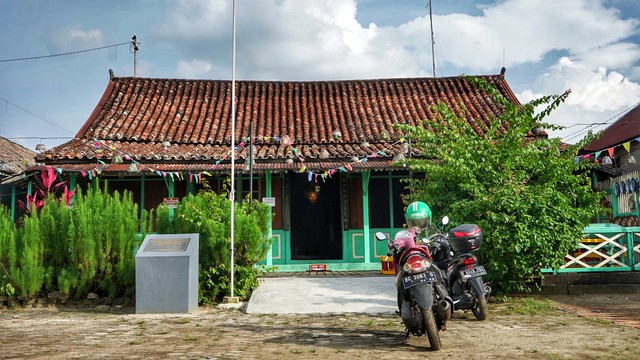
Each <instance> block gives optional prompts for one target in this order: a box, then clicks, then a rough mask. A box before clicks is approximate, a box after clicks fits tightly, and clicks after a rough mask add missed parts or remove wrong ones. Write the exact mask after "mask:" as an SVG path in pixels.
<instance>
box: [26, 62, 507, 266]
mask: <svg viewBox="0 0 640 360" xmlns="http://www.w3.org/2000/svg"><path fill="white" fill-rule="evenodd" d="M480 77H481V78H483V79H484V80H486V81H487V82H488V83H490V84H492V85H493V86H494V87H496V88H497V89H498V91H499V92H500V93H502V94H503V95H504V96H505V97H506V98H507V99H508V100H510V101H512V102H513V103H515V104H519V102H518V100H517V98H516V97H515V95H514V94H513V92H512V91H511V89H510V87H509V85H508V84H507V82H506V80H505V78H504V69H503V71H502V72H501V73H500V74H498V75H486V76H480ZM231 88H232V84H231V82H230V81H222V80H179V79H151V78H129V77H126V78H119V77H113V75H112V76H111V78H110V81H109V83H108V85H107V88H106V90H105V92H104V95H103V96H102V98H101V99H100V102H99V103H98V104H97V105H96V107H95V110H94V111H93V113H92V114H91V115H90V116H89V119H88V120H87V121H86V123H85V124H84V126H83V127H82V129H80V131H79V132H78V134H77V135H76V137H75V138H74V139H73V140H71V141H69V142H67V143H65V144H62V145H60V146H58V147H55V148H53V149H50V150H48V151H46V152H44V153H42V154H40V155H39V156H38V162H40V163H43V164H46V165H50V166H54V167H56V168H57V169H58V170H59V171H61V173H62V176H63V178H64V179H68V181H69V182H70V183H71V185H72V187H73V186H75V185H76V184H83V183H86V182H87V181H90V180H92V179H96V178H98V179H100V180H108V181H109V187H110V188H111V189H114V190H116V189H117V190H123V189H127V190H131V191H132V192H133V197H134V201H136V202H138V203H141V204H143V208H145V209H151V208H153V207H155V206H157V205H158V204H160V203H162V202H163V200H164V199H166V198H181V197H183V196H185V195H186V194H188V193H195V192H196V191H197V190H198V189H199V188H200V187H201V182H202V181H203V180H204V179H207V180H208V181H209V183H210V184H212V187H213V188H214V189H220V186H221V182H222V180H223V179H225V178H228V177H229V176H230V170H231V164H230V156H231V153H232V151H231V150H232V141H231V135H232V134H231V119H232V117H231V114H230V111H231ZM439 102H444V103H446V104H448V105H449V106H450V107H451V108H453V109H455V110H454V111H456V112H458V113H459V114H464V116H465V117H466V119H467V121H468V123H469V126H471V127H473V129H474V130H475V131H476V132H478V133H480V134H482V132H483V129H486V126H487V125H486V124H488V122H489V120H488V119H489V118H490V117H493V116H496V115H498V114H499V113H500V111H501V107H500V106H499V105H498V104H496V103H495V102H494V101H493V99H492V98H491V97H490V96H488V95H487V94H486V93H485V92H484V91H483V90H480V89H479V88H478V87H477V86H474V85H472V84H471V83H470V82H469V80H468V79H467V78H465V77H447V78H427V77H423V78H406V79H371V80H343V81H237V82H236V104H237V105H236V120H235V122H236V123H235V128H236V132H235V134H234V140H233V144H234V145H235V148H236V150H237V151H235V153H236V161H235V164H236V168H235V171H236V172H237V176H236V179H237V183H236V190H237V196H236V199H240V198H243V197H245V196H246V195H247V194H248V193H249V192H250V191H251V192H252V196H253V198H254V199H258V200H261V201H262V200H263V199H264V198H272V199H269V200H270V201H273V203H274V205H275V206H274V207H273V213H274V215H273V221H272V229H273V230H272V232H273V236H274V246H273V249H272V252H271V253H270V254H269V257H268V258H267V263H268V264H273V265H278V266H279V269H280V270H301V269H308V267H309V264H316V263H320V264H327V265H328V268H329V269H330V270H337V269H379V268H380V261H379V260H378V257H380V256H384V255H385V254H386V251H387V250H386V247H385V244H382V243H379V242H378V243H376V242H375V241H374V240H373V236H372V234H373V232H374V231H384V232H386V233H388V234H390V235H393V234H394V233H395V232H396V231H397V230H398V229H400V228H402V225H403V222H404V219H403V207H404V204H403V203H402V200H401V194H402V193H404V192H405V190H404V185H403V183H401V181H400V180H401V179H403V178H406V177H408V176H411V174H410V173H409V172H408V171H407V169H406V168H403V167H399V166H396V165H394V164H393V162H394V159H396V160H397V159H400V158H402V157H405V156H410V155H412V154H413V155H415V152H413V151H411V150H410V146H409V144H408V143H407V142H406V141H405V139H404V137H403V134H402V133H401V132H399V131H398V130H397V129H395V128H394V124H397V123H404V124H411V125H416V124H418V122H420V121H423V120H427V121H433V119H435V118H436V117H435V114H434V112H433V109H432V107H433V105H435V104H437V103H439ZM250 138H251V139H252V140H253V141H252V142H251V143H252V144H251V145H252V147H253V156H252V157H253V160H254V164H253V165H252V166H250V165H251V164H250V161H249V159H250V155H251V152H250V148H251V146H250V142H249V139H250ZM30 170H31V171H37V170H38V169H37V167H34V168H33V169H30ZM250 170H251V171H250ZM250 178H252V179H253V183H252V184H249V179H250Z"/></svg>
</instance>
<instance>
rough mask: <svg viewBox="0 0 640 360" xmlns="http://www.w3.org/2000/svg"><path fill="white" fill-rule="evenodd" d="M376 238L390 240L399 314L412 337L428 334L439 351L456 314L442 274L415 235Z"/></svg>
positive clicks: (377, 235)
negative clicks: (417, 241)
mask: <svg viewBox="0 0 640 360" xmlns="http://www.w3.org/2000/svg"><path fill="white" fill-rule="evenodd" d="M375 236H376V239H378V240H380V241H388V242H389V244H388V246H389V253H388V256H393V261H394V264H395V271H396V289H397V296H398V314H399V315H400V317H401V318H402V322H403V324H404V325H405V327H406V334H405V338H407V337H409V335H411V334H412V335H414V336H422V335H424V334H426V335H427V338H428V339H429V344H430V346H431V349H432V350H440V348H441V347H442V343H441V342H440V334H439V333H438V331H442V330H446V324H447V321H448V320H449V319H450V318H451V314H452V313H453V305H452V304H453V300H452V299H451V298H450V297H449V296H448V293H447V289H446V285H445V284H444V280H443V278H442V274H441V272H440V270H439V269H438V267H437V266H436V264H435V263H434V262H433V260H432V258H431V254H430V253H429V249H428V247H427V246H425V245H418V244H416V243H415V240H414V238H415V233H413V232H411V231H407V230H403V231H399V232H398V233H397V234H396V236H395V237H394V239H393V241H391V240H390V239H388V238H387V236H386V235H385V234H383V233H381V232H377V233H376V234H375Z"/></svg>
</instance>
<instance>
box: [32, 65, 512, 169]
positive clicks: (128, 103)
mask: <svg viewBox="0 0 640 360" xmlns="http://www.w3.org/2000/svg"><path fill="white" fill-rule="evenodd" d="M481 77H482V78H484V79H485V80H486V81H488V82H489V83H490V84H492V85H493V86H495V87H496V88H497V89H498V90H499V91H500V92H501V93H502V94H503V95H505V96H506V97H507V98H508V99H509V100H510V101H512V102H513V103H515V104H519V102H518V100H517V98H516V97H515V95H514V94H513V92H512V91H511V89H510V88H509V85H508V84H507V82H506V80H505V79H504V76H503V74H500V75H489V76H481ZM236 92H237V97H236V101H237V107H236V133H235V141H234V144H236V145H238V144H239V143H240V142H241V141H242V139H246V138H248V137H249V127H250V123H253V128H254V132H253V133H254V137H257V139H256V140H255V141H254V144H255V145H254V146H255V148H256V154H255V159H256V162H257V163H258V164H260V163H264V164H265V166H270V167H271V168H277V166H276V165H275V164H274V163H272V161H273V160H282V159H287V158H296V157H297V156H301V157H302V158H303V159H305V160H308V161H320V162H326V161H333V162H344V161H349V160H350V159H351V158H352V157H354V156H355V157H368V156H370V155H372V154H380V156H381V158H382V159H380V160H383V161H382V162H378V164H379V165H383V164H384V166H387V167H388V163H389V160H390V159H391V158H392V157H393V155H394V154H396V153H397V152H398V151H399V149H400V144H399V143H398V141H399V140H400V139H401V137H402V134H400V133H399V132H398V130H396V129H394V127H393V125H394V124H396V123H408V124H411V125H416V124H417V123H418V122H419V121H422V120H432V119H434V118H435V116H434V113H433V111H432V106H433V105H435V104H437V103H438V102H445V103H447V104H448V105H449V106H450V107H452V108H454V109H456V111H458V112H459V113H460V114H464V116H465V117H466V119H467V121H468V122H469V125H470V126H472V127H473V128H474V130H475V131H476V132H477V133H479V134H483V131H484V130H483V129H486V126H487V125H486V124H487V123H488V118H489V117H491V116H496V115H498V114H499V112H500V106H499V105H497V104H496V103H495V102H494V101H493V100H492V99H491V98H490V97H489V96H487V94H486V93H485V92H484V91H482V90H480V89H479V88H478V87H476V86H474V85H472V84H471V83H470V82H469V81H468V80H467V79H466V78H465V77H446V78H407V79H377V80H345V81H306V82H291V81H237V82H236ZM230 102H231V82H230V81H222V80H176V79H150V78H112V79H111V81H110V82H109V84H108V86H107V88H106V90H105V92H104V95H103V96H102V99H101V100H100V102H99V103H98V105H97V106H96V108H95V110H94V111H93V113H92V114H91V116H90V117H89V119H88V120H87V122H86V123H85V124H84V126H83V127H82V129H81V130H80V131H79V132H78V134H77V135H76V139H73V140H71V141H69V142H67V143H65V144H63V145H60V146H58V147H56V148H53V149H51V150H49V151H47V152H45V153H43V154H41V155H40V156H39V160H40V161H42V162H45V163H52V164H55V163H58V164H60V163H69V162H87V161H89V162H91V161H93V162H95V160H96V159H99V158H103V159H109V158H111V157H112V156H113V155H114V154H115V153H125V154H130V155H131V156H132V157H133V158H134V159H135V160H137V161H141V162H142V161H144V162H158V161H162V162H180V163H182V162H195V163H197V162H210V163H213V162H215V161H216V160H219V159H221V158H223V157H225V156H226V155H228V154H229V149H230V145H231V116H230V108H231V106H230ZM334 131H340V133H341V135H342V136H341V137H340V138H338V139H335V138H334V136H333V132H334ZM285 135H286V136H289V137H290V138H291V139H292V140H293V146H285V145H281V144H280V143H279V142H278V141H277V140H275V139H274V138H275V137H283V136H285ZM93 139H98V145H99V146H96V142H95V141H94V140H93ZM364 141H367V142H368V143H369V146H368V147H363V146H362V145H361V144H362V143H363V142H364ZM167 142H168V143H167ZM165 145H169V146H165ZM294 149H295V150H294ZM323 149H326V150H327V151H328V153H329V157H328V158H327V157H326V156H321V151H322V150H323ZM294 151H296V152H297V153H294ZM247 156H248V148H246V147H245V148H244V149H242V151H241V152H240V154H239V157H240V158H246V157H247ZM227 160H228V159H227ZM276 162H278V161H276ZM280 162H284V161H280Z"/></svg>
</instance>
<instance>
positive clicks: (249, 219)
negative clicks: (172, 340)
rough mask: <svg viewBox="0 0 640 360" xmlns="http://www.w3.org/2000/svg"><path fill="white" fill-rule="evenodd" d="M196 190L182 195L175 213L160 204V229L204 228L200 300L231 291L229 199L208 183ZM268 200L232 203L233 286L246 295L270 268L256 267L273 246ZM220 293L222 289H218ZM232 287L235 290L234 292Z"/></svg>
mask: <svg viewBox="0 0 640 360" xmlns="http://www.w3.org/2000/svg"><path fill="white" fill-rule="evenodd" d="M204 185H205V187H204V190H203V191H201V192H199V193H198V194H197V195H195V196H194V195H188V196H186V197H185V198H183V199H182V200H181V202H180V204H179V206H178V208H177V209H175V212H174V214H173V216H172V215H171V212H170V211H169V209H168V208H167V207H166V206H164V205H160V206H159V208H158V209H157V211H156V213H157V224H158V227H157V232H158V233H172V232H173V233H198V234H200V250H199V260H200V272H201V274H200V283H201V289H200V290H201V294H200V300H201V302H203V303H208V302H212V301H219V300H220V299H221V298H222V296H224V295H229V294H230V284H229V279H228V278H229V277H230V274H229V270H226V269H229V268H230V264H231V251H230V249H231V201H230V200H229V199H228V198H227V196H226V194H224V193H221V194H218V193H215V192H213V191H212V190H211V189H210V188H209V187H208V186H207V184H206V183H204ZM270 211H271V208H270V207H269V206H267V205H265V204H262V203H259V202H256V201H253V202H252V201H248V200H245V201H244V202H242V203H240V204H235V205H234V249H235V250H234V252H235V254H234V255H235V256H234V265H235V269H234V270H235V271H234V276H236V273H237V276H238V278H235V279H234V290H235V289H236V286H237V287H238V296H240V297H243V296H248V295H247V294H250V293H251V291H252V290H253V289H254V288H255V287H256V286H257V278H258V276H259V275H260V274H262V273H263V272H264V271H266V269H263V268H260V267H256V266H255V265H256V263H258V262H259V261H261V260H263V259H264V258H265V257H266V255H267V251H268V250H269V248H270V246H271V242H272V239H271V238H268V237H267V233H268V229H269V212H270ZM220 294H222V295H220ZM235 295H236V294H235V291H234V296H235Z"/></svg>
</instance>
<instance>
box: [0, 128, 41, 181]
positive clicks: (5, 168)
mask: <svg viewBox="0 0 640 360" xmlns="http://www.w3.org/2000/svg"><path fill="white" fill-rule="evenodd" d="M35 157H36V152H34V151H31V150H29V149H27V148H25V147H24V146H22V145H20V144H17V143H15V142H13V141H11V140H9V139H7V138H4V137H2V136H0V175H14V174H18V173H20V172H22V171H23V170H24V169H26V168H27V167H29V166H31V165H33V164H35Z"/></svg>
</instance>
